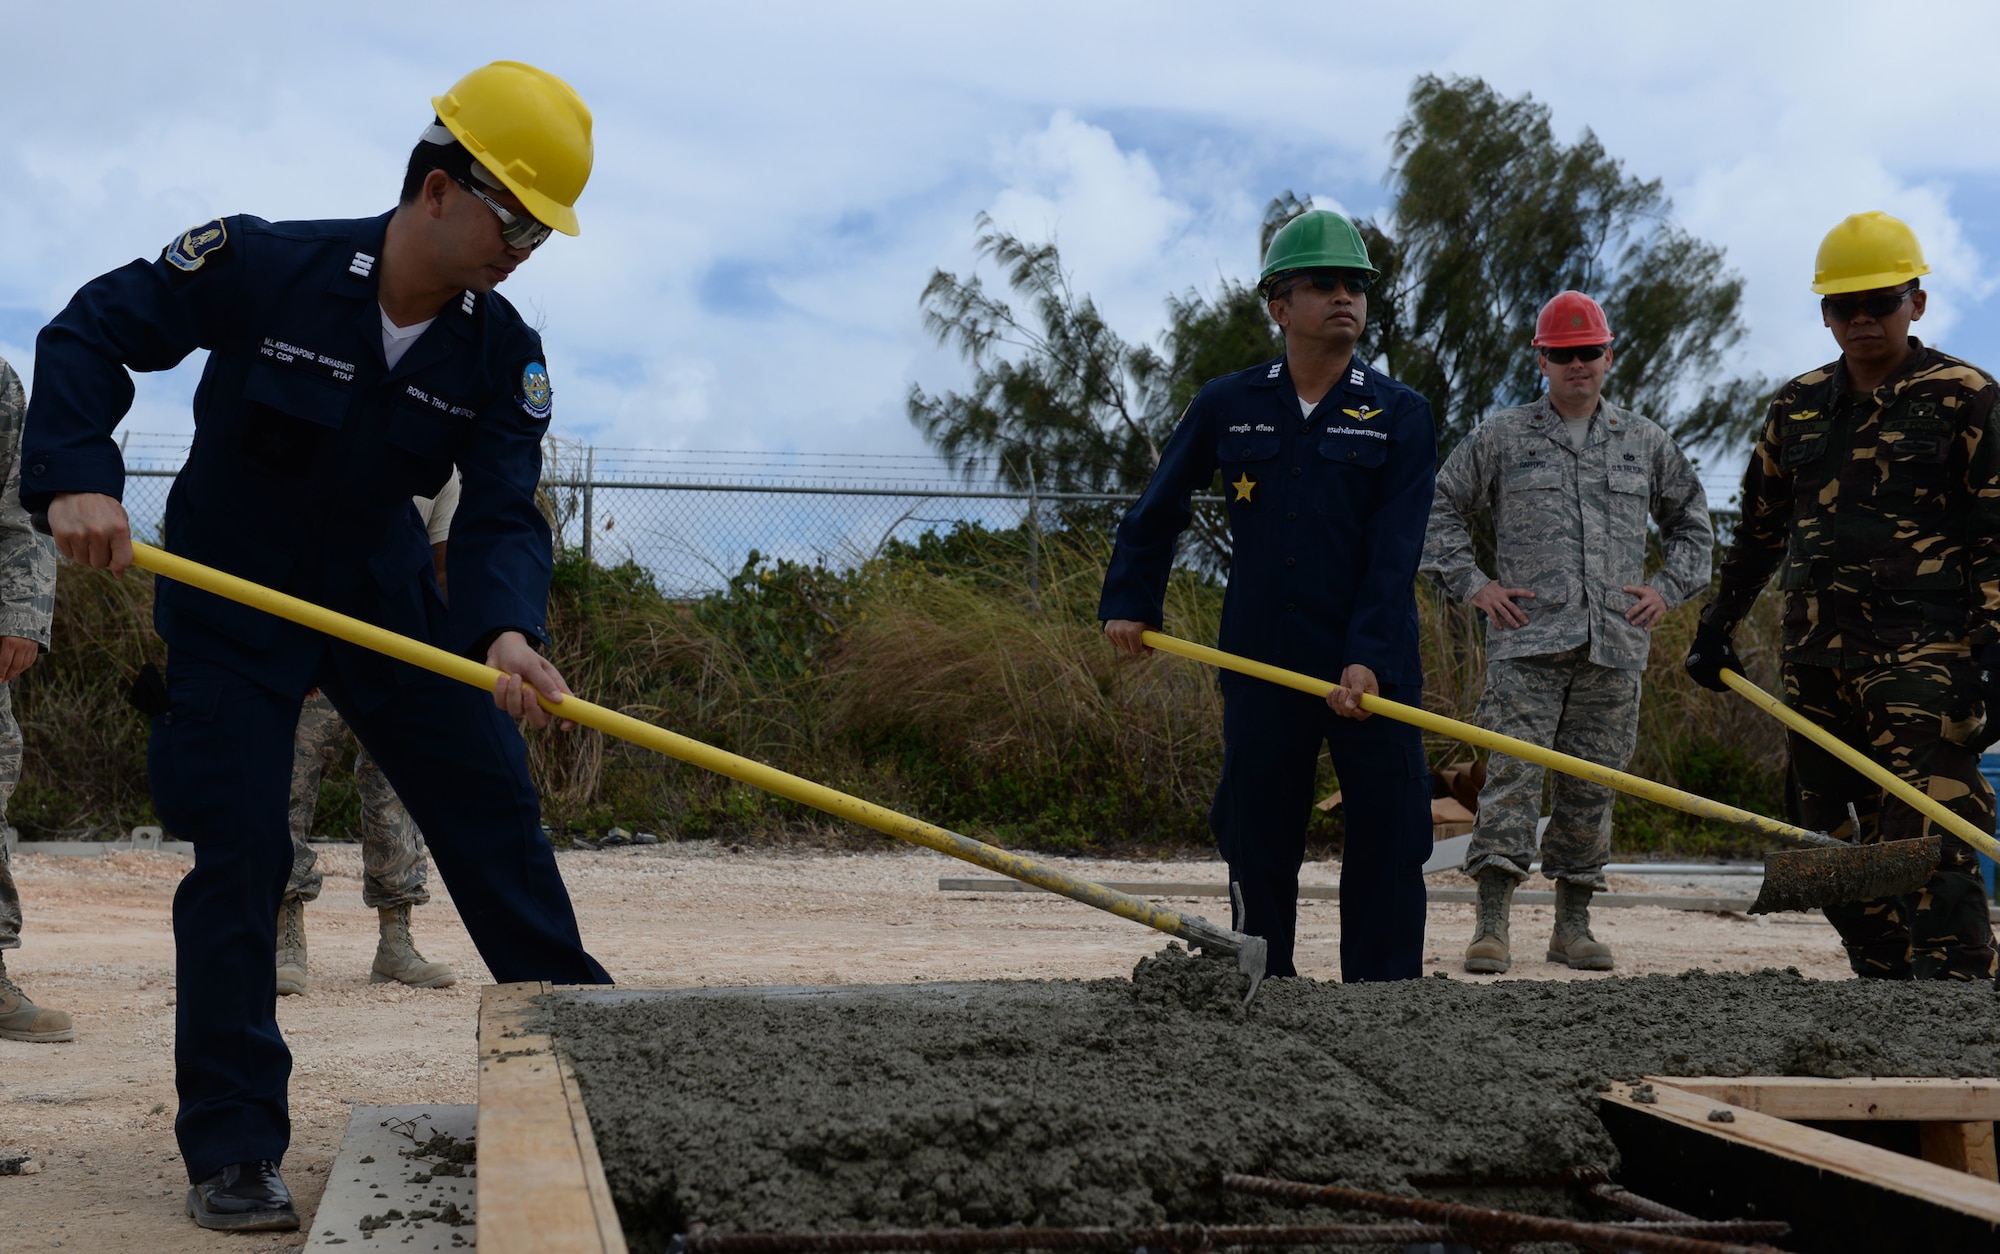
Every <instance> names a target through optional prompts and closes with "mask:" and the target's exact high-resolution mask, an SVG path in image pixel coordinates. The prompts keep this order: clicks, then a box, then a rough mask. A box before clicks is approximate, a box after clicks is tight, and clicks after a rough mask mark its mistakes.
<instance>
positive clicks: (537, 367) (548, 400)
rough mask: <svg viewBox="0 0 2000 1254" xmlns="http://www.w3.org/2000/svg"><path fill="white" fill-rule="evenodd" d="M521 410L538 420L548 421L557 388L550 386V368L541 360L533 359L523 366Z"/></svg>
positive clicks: (519, 397) (519, 398) (520, 396)
mask: <svg viewBox="0 0 2000 1254" xmlns="http://www.w3.org/2000/svg"><path fill="white" fill-rule="evenodd" d="M517 399H518V400H519V401H520V403H521V410H522V412H523V413H525V414H527V415H528V417H530V418H533V419H535V420H536V421H546V420H547V418H548V416H549V409H550V407H551V406H552V405H553V404H554V401H555V389H554V388H552V387H550V386H549V368H548V367H547V366H544V365H543V364H542V363H541V362H539V361H531V362H529V363H528V364H527V365H525V366H523V367H521V387H520V395H519V396H518V397H517Z"/></svg>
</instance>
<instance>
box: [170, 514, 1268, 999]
mask: <svg viewBox="0 0 2000 1254" xmlns="http://www.w3.org/2000/svg"><path fill="white" fill-rule="evenodd" d="M132 557H133V561H134V562H136V563H137V564H138V565H139V566H141V567H143V568H144V569H146V570H150V571H152V572H153V573H154V574H156V575H161V576H164V577H166V578H168V579H172V580H174V581H176V582H178V583H184V584H187V585H188V586H190V587H194V588H200V589H201V590H202V591H204V592H210V593H213V594H215V595H216V596H219V597H224V598H227V599H228V600H231V601H236V602H238V603H240V604H243V605H247V606H250V607H251V608H252V609H258V610H263V611H264V612H265V613H267V614H275V615H277V616H278V617H279V618H284V619H289V620H290V621H292V622H295V623H298V624H300V625H301V626H305V627H310V628H312V629H313V630H314V631H318V632H323V633H325V634H326V635H329V636H335V637H338V638H339V639H341V640H345V641H347V642H348V643H349V644H356V645H360V646H361V647H362V648H364V649H372V650H374V651H375V652H377V653H385V654H387V655H389V656H390V657H393V658H397V659H399V660H401V661H404V662H408V663H409V664H410V665H412V666H418V667H422V668H423V669H424V670H427V671H434V672H436V673H437V674H440V675H443V676H445V677H446V678H447V679H456V680H458V681H459V682H461V683H467V684H471V685H472V686H473V687H475V688H483V689H485V690H486V691H488V692H491V691H492V690H493V686H494V684H495V683H497V682H498V681H499V679H500V672H499V671H497V670H494V669H493V668H492V667H490V666H485V665H482V664H480V663H478V662H474V661H472V660H471V659H470V658H463V657H460V656H458V655H457V654H455V653H449V652H446V651H445V650H443V649H439V648H436V647H434V646H432V645H428V644H424V643H422V642H421V641H417V640H412V639H410V638H409V637H408V636H403V635H398V634H397V633H396V632H393V631H387V630H384V629H383V628H380V627H376V626H374V625H373V624H370V623H364V622H362V621H361V620H360V619H358V618H350V617H348V616H347V615H345V614H336V613H334V612H333V611H332V610H329V609H324V608H322V607H320V606H317V605H314V604H313V603H312V602H310V601H301V600H299V599H298V598H297V597H293V596H287V595H286V594H284V593H282V592H274V591H272V590H271V589H269V588H266V587H264V586H263V585H261V584H255V583H251V582H250V581H249V580H247V579H239V578H237V577H236V576H235V575H229V574H225V573H223V572H222V571H219V570H215V569H213V568H211V567H208V566H203V565H201V564H200V563H199V562H191V561H189V560H187V559H186V558H184V557H175V556H174V555H173V554H171V553H169V552H167V551H166V550H165V549H160V548H155V547H154V546H152V545H150V544H139V543H134V544H133V545H132ZM536 700H537V701H539V702H540V703H541V706H542V708H543V709H545V710H547V711H548V712H549V713H551V714H553V715H555V716H557V717H558V718H566V719H569V720H571V721H572V722H576V723H581V724H582V725H583V726H585V727H591V728H595V729H596V730H598V731H601V732H603V733H605V734H606V735H608V736H616V737H618V738H619V739H620V740H629V741H631V742H632V743H633V744H636V745H641V746H643V747H645V748H648V749H651V750H653V751H655V752H657V753H664V754H666V755H667V756H668V757H671V758H678V759H680V760H681V761H683V762H691V763H693V764H694V765H696V766H699V767H703V768H705V769H707V770H711V771H714V772H715V773H717V774H718V775H727V776H728V777H729V778H731V779H734V780H739V781H741V782H743V783H746V784H750V785H753V786H755V787H758V788H762V789H764V790H765V791H766V792H772V793H776V794H777V795H778V796H780V797H785V798H787V799H789V800H792V801H796V802H799V803H800V804H801V805H809V806H812V807H813V808H814V809H817V810H824V811H826V812H827V813H828V814H834V815H838V816H839V817H841V818H844V819H852V820H853V821H854V822H856V823H860V824H861V825H863V826H864V827H872V828H874V829H875V830H876V831H878V832H883V833H885V834H887V835H890V836H894V837H896V838H897V839H898V840H907V841H909V842H911V843H912V844H917V845H922V846H924V847H925V848H927V849H935V850H937V851H938V852H939V853H943V854H949V855H951V856H952V857H954V858H960V859H963V860H964V861H967V862H970V863H973V864H975V865H977V866H983V867H985V868H986V869H987V870H989V871H997V872H999V873H1000V874H1002V875H1005V876H1008V877H1009V878H1011V879H1017V880H1021V881H1023V882H1025V883H1029V884H1033V885H1035V886H1036V887H1038V888H1046V889H1048V890H1049V891H1050V892H1053V893H1059V894H1061V895H1062V896H1064V897H1068V898H1070V899H1071V900H1073V901H1080V902H1082V903H1083V904H1084V905H1087V906H1095V907H1097V908H1098V909H1099V910H1104V911H1108V912H1109V913H1111V914H1115V915H1117V916H1118V917H1120V918H1122V919H1130V920H1131V921H1132V922H1134V923H1143V924H1145V925H1146V926H1147V927H1150V928H1156V929H1158V930H1159V931H1162V932H1166V933H1168V934H1169V935H1172V936H1178V937H1180V938H1181V939H1182V940H1186V941H1188V942H1190V943H1192V944H1199V945H1207V946H1213V947H1215V948H1217V949H1218V950H1220V951H1222V952H1227V953H1236V952H1238V949H1237V948H1233V947H1232V946H1235V945H1237V944H1238V941H1240V939H1241V938H1240V937H1238V936H1237V934H1236V933H1234V932H1229V931H1226V930H1225V929H1222V928H1220V927H1218V926H1216V925H1215V924H1213V923H1210V922H1208V920H1206V919H1203V918H1201V917H1200V916H1199V915H1181V914H1178V913H1176V912H1174V911H1172V910H1162V909H1160V908H1159V907H1157V906H1155V905H1153V904H1152V903H1150V902H1148V901H1147V900H1145V899H1144V898H1143V897H1135V896H1133V895H1132V894H1130V893H1121V892H1118V891H1116V890H1114V889H1110V888H1106V887H1104V886H1103V885H1101V884H1094V883H1092V882H1091V881H1089V880H1086V879H1081V878H1079V877H1077V876H1074V875H1071V874H1069V873H1068V872H1066V871H1061V870H1058V869H1056V868H1055V867H1052V866H1049V865H1048V864H1046V863H1043V862H1039V861H1037V860H1035V859H1033V858H1025V857H1022V856H1021V855H1020V854H1017V853H1010V852H1008V851H1007V850H1005V849H1000V848H997V847H996V846H993V845H989V844H986V843H984V842H983V841H977V840H974V839H972V838H971V837H969V836H961V835H959V834H958V833H957V832H952V831H947V830H945V829H944V828H942V827H938V826H935V825H933V824H930V823H926V822H924V821H922V820H921V819H913V818H911V817H909V816H908V815H905V814H898V813H897V812H896V811H894V810H889V809H885V808H883V807H882V806H878V805H874V804H872V803H870V802H867V801H863V800H861V799H860V798H859V797H851V796H849V795H847V794H846V793H844V792H837V791H835V790H834V789H831V788H828V787H826V786H825V785H823V784H816V783H814V782H812V781H811V780H809V779H802V778H800V777H799V776H797V775H792V774H789V773H787V772H785V771H781V770H778V769H777V768H775V767H770V766H766V765H764V764H763V763H761V762H756V761H753V760H751V759H750V758H745V757H739V756H738V755H736V754H734V753H729V752H726V751H724V750H722V749H717V748H716V747H714V746H713V745H707V744H703V743H702V742H701V741H699V740H691V739H689V738H688V737H686V736H681V735H677V734H676V733H674V732H670V731H668V730H666V729H665V728H662V727H655V726H653V725H652V724H651V723H644V722H641V721H639V720H638V719H636V718H632V717H630V716H629V715H625V714H620V713H618V712H617V711H616V710H608V709H606V708H604V707H603V706H601V705H594V704H592V703H591V702H589V701H585V700H584V699H583V698H581V697H576V696H569V697H565V698H563V700H562V703H561V704H559V705H558V704H556V703H554V702H551V701H549V700H548V699H547V698H546V697H543V696H542V695H541V694H540V693H537V694H536ZM1233 937H1235V938H1237V940H1231V938H1233ZM1256 974H1257V975H1258V976H1261V975H1262V974H1263V970H1262V964H1261V962H1260V963H1259V964H1258V971H1257V972H1256Z"/></svg>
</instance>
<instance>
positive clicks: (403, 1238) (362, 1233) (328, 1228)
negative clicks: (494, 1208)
mask: <svg viewBox="0 0 2000 1254" xmlns="http://www.w3.org/2000/svg"><path fill="white" fill-rule="evenodd" d="M478 1122H479V1107H477V1106H356V1107H355V1108H354V1113H353V1114H352V1115H350V1116H348V1120H347V1135H346V1136H344V1137H343V1138H341V1142H340V1153H339V1154H338V1155H336V1156H335V1158H334V1160H333V1167H332V1169H331V1170H330V1171H329V1172H328V1173H327V1181H326V1194H325V1196H323V1197H322V1198H321V1199H320V1203H319V1210H318V1212H317V1213H316V1214H314V1215H313V1217H312V1224H311V1226H310V1228H309V1232H310V1233H311V1235H310V1236H309V1237H308V1238H307V1240H306V1249H307V1250H308V1251H324V1252H326V1254H331V1252H332V1251H334V1250H336V1249H340V1250H341V1251H342V1254H348V1252H347V1251H346V1250H345V1249H344V1247H346V1246H350V1245H359V1244H362V1243H364V1242H366V1243H370V1244H371V1245H376V1246H382V1247H384V1248H387V1247H390V1246H393V1247H394V1248H395V1249H397V1250H399V1251H403V1250H408V1251H447V1250H469V1249H473V1248H475V1246H476V1245H477V1241H478V1238H477V1236H476V1235H475V1232H476V1229H475V1228H474V1226H473V1217H474V1211H475V1202H476V1199H477V1196H478V1185H477V1181H476V1179H475V1178H474V1177H475V1171H476V1169H475V1168H474V1167H473V1166H472V1165H471V1164H463V1165H462V1167H461V1165H460V1164H455V1163H450V1162H447V1161H445V1160H443V1159H442V1158H440V1157H439V1156H437V1155H435V1154H427V1153H426V1152H425V1147H426V1146H427V1145H431V1146H434V1145H436V1144H437V1143H436V1142H434V1141H432V1137H433V1136H435V1135H436V1134H437V1133H440V1132H442V1133H444V1134H446V1135H447V1136H450V1137H453V1138H456V1139H457V1140H458V1141H460V1142H464V1143H470V1142H471V1141H472V1139H473V1135H474V1129H475V1128H476V1127H477V1126H478ZM440 1167H442V1168H444V1170H445V1171H450V1170H453V1169H462V1170H463V1171H464V1172H465V1174H464V1175H463V1176H456V1175H447V1174H444V1172H443V1171H440V1170H439V1168H440ZM453 1207H456V1213H455V1214H454V1213H453V1211H452V1210H451V1209H450V1208H453ZM441 1215H442V1217H440V1216H441ZM392 1216H393V1217H392ZM454 1219H456V1220H457V1222H456V1223H453V1222H452V1220H454ZM364 1222H365V1223H366V1224H367V1227H366V1228H364V1227H363V1226H362V1225H363V1224H364Z"/></svg>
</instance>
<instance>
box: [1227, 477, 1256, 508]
mask: <svg viewBox="0 0 2000 1254" xmlns="http://www.w3.org/2000/svg"><path fill="white" fill-rule="evenodd" d="M1229 486H1230V487H1232V488H1235V489H1236V499H1237V500H1239V501H1247V500H1249V499H1250V494H1251V493H1252V492H1255V491H1256V490H1257V481H1256V480H1255V479H1252V478H1251V477H1250V472H1249V471H1247V470H1246V471H1244V472H1243V473H1242V474H1241V475H1240V476H1238V477H1237V480H1236V482H1235V483H1232V484H1230V485H1229Z"/></svg>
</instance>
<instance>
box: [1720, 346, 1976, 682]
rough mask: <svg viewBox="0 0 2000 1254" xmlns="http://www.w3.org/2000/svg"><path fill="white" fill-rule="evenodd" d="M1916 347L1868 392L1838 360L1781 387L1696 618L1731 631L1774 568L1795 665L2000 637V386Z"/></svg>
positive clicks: (1845, 662) (1903, 655)
mask: <svg viewBox="0 0 2000 1254" xmlns="http://www.w3.org/2000/svg"><path fill="white" fill-rule="evenodd" d="M1910 346H1911V349H1912V352H1911V354H1910V360H1909V362H1908V363H1907V364H1905V365H1904V367H1903V369H1902V370H1901V371H1900V372H1899V373H1898V374H1897V375H1896V376H1895V377H1894V378H1892V379H1890V380H1888V381H1887V382H1885V383H1884V384H1883V385H1882V386H1881V387H1879V388H1877V389H1875V391H1873V392H1871V393H1868V394H1865V395H1861V394H1856V393H1855V392H1853V391H1852V390H1851V389H1850V388H1849V387H1848V385H1847V370H1846V367H1845V366H1844V364H1843V363H1841V362H1834V363H1833V364H1831V365H1827V366H1822V367H1820V368H1819V369H1818V370H1814V371H1812V372H1811V373H1809V374H1802V375H1800V376H1799V377H1798V378H1796V379H1793V380H1792V381H1791V382H1790V383H1787V384H1786V385H1785V386H1784V387H1783V388H1782V389H1780V390H1779V392H1778V395H1777V397H1776V399H1774V400H1773V401H1772V402H1771V413H1770V417H1769V419H1768V420H1767V421H1766V422H1765V424H1764V434H1763V436H1762V437H1761V438H1760V439H1759V440H1758V441H1757V447H1756V449H1755V450H1754V451H1753V452H1752V453H1751V454H1750V467H1749V469H1748V470H1746V471H1745V472H1744V474H1743V521H1742V522H1741V523H1740V524H1739V525H1738V526H1737V528H1736V535H1735V537H1734V538H1733V539H1732V540H1731V541H1730V544H1729V551H1728V552H1727V553H1726V554H1724V555H1723V559H1722V578H1721V580H1720V586H1719V587H1718V589H1717V591H1716V596H1715V601H1714V602H1713V603H1712V604H1711V605H1710V606H1709V607H1708V609H1707V610H1706V611H1705V612H1704V613H1703V615H1702V618H1703V621H1704V622H1707V623H1710V624H1714V625H1717V626H1720V627H1722V628H1723V629H1725V630H1730V631H1733V630H1734V629H1735V627H1736V625H1737V624H1738V623H1739V622H1741V621H1742V619H1743V616H1744V615H1745V614H1746V613H1748V612H1749V609H1750V604H1751V602H1753V601H1755V600H1756V599H1757V594H1758V593H1759V592H1760V591H1762V590H1763V587H1764V584H1765V582H1766V581H1767V580H1769V579H1770V577H1771V575H1772V572H1774V571H1775V572H1776V573H1777V576H1778V587H1779V588H1780V589H1781V590H1782V591H1783V592H1784V593H1785V606H1784V657H1785V660H1786V661H1788V662H1795V663H1799V664H1802V665H1806V666H1846V667H1856V666H1879V665H1887V664H1891V663H1900V662H1909V661H1912V660H1915V659H1916V658H1918V657H1922V656H1937V655H1939V654H1959V655H1963V654H1965V653H1966V652H1968V651H1969V649H1970V648H1971V647H1973V646H1977V645H1982V644H1988V643H1992V642H1993V641H1995V640H2000V439H1996V438H1995V437H1996V435H2000V431H1996V428H1995V426H1994V421H1995V416H1994V401H1995V399H1996V397H2000V387H1996V386H1995V384H1994V381H1993V377H1992V376H1991V375H1989V374H1987V373H1986V372H1985V371H1983V370H1981V369H1979V368H1978V367H1976V366H1972V365H1968V364H1967V363H1965V362H1963V361H1960V360H1959V359H1957V358H1956V357H1950V356H1947V355H1945V354H1944V353H1940V352H1938V351H1937V350H1936V349H1933V348H1925V347H1924V346H1923V344H1922V343H1921V342H1920V341H1918V340H1917V339H1916V338H1915V337H1914V336H1913V337H1911V339H1910Z"/></svg>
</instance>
